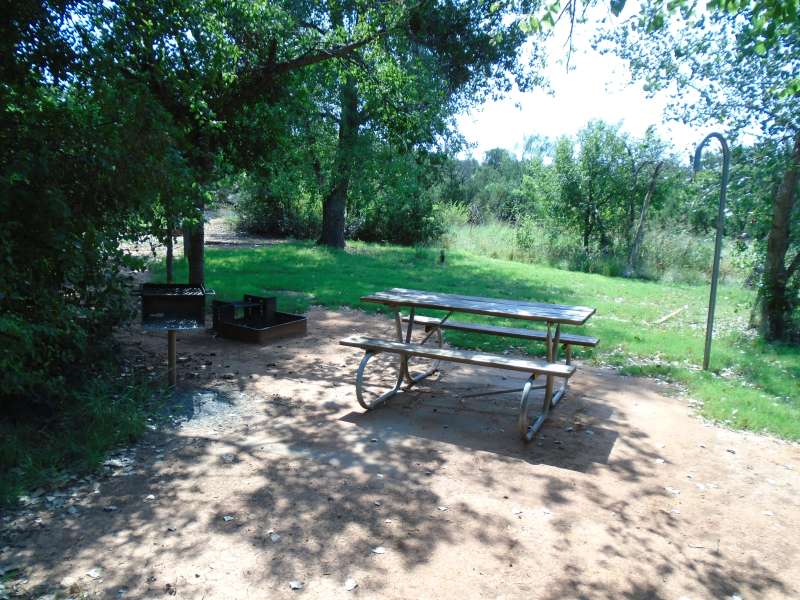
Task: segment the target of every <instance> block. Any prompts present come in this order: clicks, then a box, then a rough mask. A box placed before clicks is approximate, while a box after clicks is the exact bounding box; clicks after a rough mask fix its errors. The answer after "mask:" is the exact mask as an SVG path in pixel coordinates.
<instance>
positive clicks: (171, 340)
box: [167, 329, 178, 387]
mask: <svg viewBox="0 0 800 600" xmlns="http://www.w3.org/2000/svg"><path fill="white" fill-rule="evenodd" d="M176 337H177V336H176V331H175V330H174V329H170V330H169V331H167V379H168V380H169V386H170V387H175V386H176V385H177V383H178V371H177V369H176V368H175V362H176V361H175V339H176Z"/></svg>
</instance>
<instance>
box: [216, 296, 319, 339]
mask: <svg viewBox="0 0 800 600" xmlns="http://www.w3.org/2000/svg"><path fill="white" fill-rule="evenodd" d="M276 306H277V300H276V298H274V297H262V296H251V295H247V294H246V295H245V296H244V298H243V299H242V300H241V301H234V302H227V301H225V300H215V301H214V302H213V303H212V304H211V311H212V319H213V328H214V330H215V331H216V332H217V334H218V335H220V336H222V337H225V338H230V339H232V340H239V341H242V342H255V343H258V344H265V343H267V342H270V341H272V340H277V339H281V338H285V337H292V336H300V335H305V334H306V331H307V329H306V321H307V319H306V317H305V315H295V314H291V313H284V312H279V311H277V310H276Z"/></svg>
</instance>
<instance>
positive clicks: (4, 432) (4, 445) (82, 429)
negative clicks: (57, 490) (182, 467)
mask: <svg viewBox="0 0 800 600" xmlns="http://www.w3.org/2000/svg"><path fill="white" fill-rule="evenodd" d="M159 401H160V395H159V394H156V393H155V390H154V389H153V386H152V384H148V383H145V382H143V381H133V382H131V381H127V382H123V380H119V379H118V378H117V379H116V380H115V378H113V377H103V378H98V379H96V380H94V381H92V382H90V383H89V384H88V385H87V386H86V387H85V388H84V389H83V390H82V391H80V392H77V393H76V396H75V398H73V400H72V401H71V402H70V405H69V406H67V407H64V409H63V412H62V413H60V414H59V416H58V420H57V421H51V422H46V421H41V420H36V421H32V420H30V419H29V420H24V421H22V422H20V423H14V424H12V423H0V506H9V505H12V504H13V503H14V502H16V500H17V498H18V497H19V496H20V495H21V494H23V493H26V492H29V491H32V490H35V489H36V488H38V487H43V488H48V489H49V488H51V487H54V486H58V485H60V484H61V483H64V482H66V481H67V480H69V479H70V478H71V477H74V476H75V475H80V474H82V473H87V472H89V471H92V470H93V469H96V468H97V467H98V466H99V465H100V464H101V463H102V461H103V460H104V458H105V456H106V453H107V452H108V451H109V450H111V449H113V448H115V447H118V446H122V445H125V444H130V443H131V442H133V441H135V440H136V439H138V438H139V437H141V435H142V434H143V433H144V431H145V426H146V420H147V417H148V415H150V414H152V413H153V412H154V411H155V410H156V409H157V406H158V403H159Z"/></svg>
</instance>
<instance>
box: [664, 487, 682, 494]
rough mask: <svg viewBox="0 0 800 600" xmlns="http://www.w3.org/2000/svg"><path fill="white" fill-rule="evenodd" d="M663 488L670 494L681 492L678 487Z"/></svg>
mask: <svg viewBox="0 0 800 600" xmlns="http://www.w3.org/2000/svg"><path fill="white" fill-rule="evenodd" d="M664 490H665V491H666V492H667V493H668V494H672V495H673V496H677V495H678V494H680V493H681V491H680V490H679V489H676V488H673V487H669V486H666V487H664Z"/></svg>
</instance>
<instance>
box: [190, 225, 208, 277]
mask: <svg viewBox="0 0 800 600" xmlns="http://www.w3.org/2000/svg"><path fill="white" fill-rule="evenodd" d="M205 242H206V238H205V232H204V231H203V223H202V222H201V223H200V224H199V225H197V226H195V227H193V228H192V229H191V230H190V231H189V256H188V258H189V283H190V284H192V285H205Z"/></svg>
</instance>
